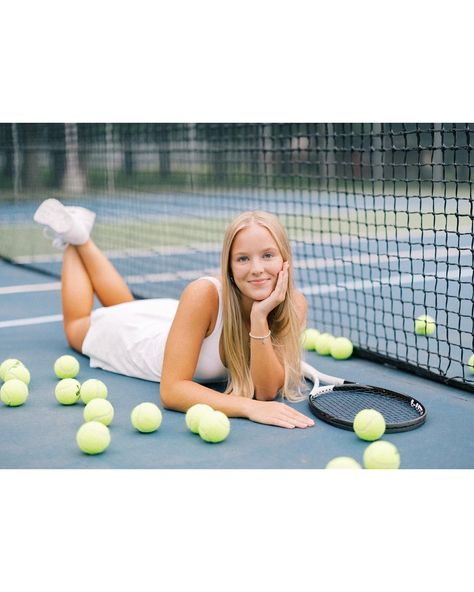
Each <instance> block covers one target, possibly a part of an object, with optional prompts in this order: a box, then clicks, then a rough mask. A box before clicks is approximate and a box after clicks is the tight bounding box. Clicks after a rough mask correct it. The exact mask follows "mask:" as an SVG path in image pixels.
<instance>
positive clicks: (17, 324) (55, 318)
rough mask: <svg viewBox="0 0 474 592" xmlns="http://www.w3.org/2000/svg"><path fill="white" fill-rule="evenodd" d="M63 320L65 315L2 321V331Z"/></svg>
mask: <svg viewBox="0 0 474 592" xmlns="http://www.w3.org/2000/svg"><path fill="white" fill-rule="evenodd" d="M62 320H63V315H49V316H45V317H31V318H29V319H13V320H11V321H1V322H0V329H6V328H7V327H25V326H26V325H41V324H43V323H57V322H59V321H62Z"/></svg>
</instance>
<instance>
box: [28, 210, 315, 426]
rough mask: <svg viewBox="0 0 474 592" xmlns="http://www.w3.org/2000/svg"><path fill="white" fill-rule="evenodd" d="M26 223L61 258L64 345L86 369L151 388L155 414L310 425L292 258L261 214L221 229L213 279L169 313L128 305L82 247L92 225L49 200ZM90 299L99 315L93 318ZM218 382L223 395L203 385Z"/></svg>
mask: <svg viewBox="0 0 474 592" xmlns="http://www.w3.org/2000/svg"><path fill="white" fill-rule="evenodd" d="M34 219H35V220H36V221H37V222H39V223H40V224H43V225H44V226H46V227H48V228H49V229H51V230H52V231H53V233H54V237H53V238H54V240H53V244H55V245H56V246H58V247H62V248H64V249H65V251H64V259H63V267H62V282H61V290H62V292H61V294H62V308H63V317H64V330H65V333H66V337H67V340H68V343H69V345H70V346H71V347H72V348H73V349H75V350H77V351H78V352H81V353H83V354H84V355H86V356H88V357H89V358H90V365H91V366H92V367H100V368H103V369H105V370H110V371H113V372H118V373H121V374H125V375H128V376H134V377H137V378H144V379H146V380H154V381H158V382H160V383H161V386H160V396H161V401H162V404H163V406H164V407H166V408H168V409H174V410H178V411H183V412H185V411H186V410H187V409H188V408H189V407H191V405H194V404H195V403H207V404H208V405H210V406H211V407H213V408H214V409H218V410H220V411H223V412H224V413H225V414H226V415H228V416H229V417H245V418H248V419H250V420H252V421H256V422H259V423H265V424H271V425H276V426H281V427H285V428H294V427H299V428H306V427H309V426H312V425H313V424H314V421H313V420H312V419H311V418H310V417H307V416H306V415H304V414H302V413H300V412H298V411H297V410H296V409H294V408H293V407H291V406H289V405H286V404H285V403H282V402H278V401H275V398H276V397H277V395H278V394H279V393H280V394H281V396H282V398H283V399H288V400H290V401H298V400H301V399H303V398H304V396H303V395H302V394H301V392H300V388H301V381H302V374H301V357H300V335H301V331H302V329H303V328H304V326H305V323H306V310H307V304H306V300H305V297H304V296H303V294H301V292H298V291H297V290H296V288H295V286H294V284H293V267H292V255H291V249H290V244H289V241H288V237H287V235H286V232H285V230H284V228H283V226H282V225H281V224H280V222H279V221H278V219H277V218H276V217H275V216H273V215H272V214H269V213H266V212H260V211H254V212H244V213H243V214H240V215H239V216H237V217H236V218H235V219H234V220H233V221H232V222H231V223H230V225H229V226H228V228H227V230H226V233H225V236H224V242H223V248H222V256H221V275H220V276H219V277H216V278H214V277H202V278H199V279H197V280H195V281H193V282H191V283H190V284H189V285H188V286H187V287H186V288H185V289H184V291H183V293H182V295H181V298H180V300H179V301H177V300H173V299H168V298H158V299H148V300H135V299H134V297H133V295H132V293H131V292H130V290H129V288H128V287H127V285H126V283H125V281H124V280H123V278H122V277H121V276H120V275H119V273H118V272H117V270H116V269H115V268H114V266H113V265H112V263H111V262H110V261H109V260H108V259H107V257H106V256H105V255H104V254H103V253H102V252H101V251H100V249H99V248H98V247H97V246H96V245H95V244H94V242H93V241H92V240H91V239H90V238H89V236H90V232H91V230H92V226H93V224H94V219H95V214H94V213H93V212H91V211H90V210H87V209H85V208H79V207H66V206H64V205H63V204H61V203H60V202H59V201H57V200H54V199H48V200H46V201H45V202H43V203H42V204H41V206H40V207H39V208H38V210H37V211H36V213H35V216H34ZM94 294H96V295H97V297H98V298H99V300H100V302H101V304H102V305H103V306H102V307H101V308H97V309H95V310H93V301H94ZM223 380H226V381H227V388H226V390H225V392H224V393H220V392H218V391H215V390H213V389H211V388H209V387H207V386H205V384H206V383H208V382H218V381H223Z"/></svg>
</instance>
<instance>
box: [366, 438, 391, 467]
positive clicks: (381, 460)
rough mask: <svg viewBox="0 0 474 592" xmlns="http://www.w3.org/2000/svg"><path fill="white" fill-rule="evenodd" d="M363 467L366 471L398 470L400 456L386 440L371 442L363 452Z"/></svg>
mask: <svg viewBox="0 0 474 592" xmlns="http://www.w3.org/2000/svg"><path fill="white" fill-rule="evenodd" d="M364 467H365V468H366V469H398V468H399V467H400V454H399V453H398V450H397V447H396V446H394V445H393V444H392V443H391V442H387V441H386V440H379V441H378V442H372V444H369V446H367V448H366V449H365V451H364Z"/></svg>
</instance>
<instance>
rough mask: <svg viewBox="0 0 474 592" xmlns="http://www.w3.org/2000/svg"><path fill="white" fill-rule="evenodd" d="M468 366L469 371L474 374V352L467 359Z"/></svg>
mask: <svg viewBox="0 0 474 592" xmlns="http://www.w3.org/2000/svg"><path fill="white" fill-rule="evenodd" d="M467 367H468V368H469V372H470V373H471V374H474V354H472V356H471V357H470V358H469V360H468V361H467Z"/></svg>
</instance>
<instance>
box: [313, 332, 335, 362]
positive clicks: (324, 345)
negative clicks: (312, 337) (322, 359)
mask: <svg viewBox="0 0 474 592" xmlns="http://www.w3.org/2000/svg"><path fill="white" fill-rule="evenodd" d="M335 339H336V338H335V337H334V335H331V334H330V333H321V335H319V336H318V337H317V338H316V343H315V349H316V351H317V352H318V354H319V355H321V356H328V355H329V354H330V353H331V346H332V344H333V343H334V341H335Z"/></svg>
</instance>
